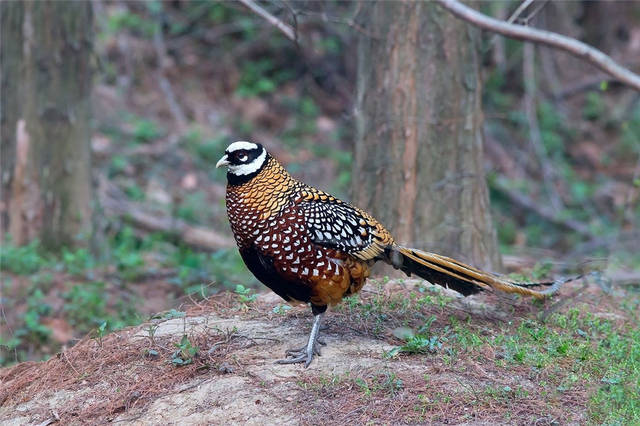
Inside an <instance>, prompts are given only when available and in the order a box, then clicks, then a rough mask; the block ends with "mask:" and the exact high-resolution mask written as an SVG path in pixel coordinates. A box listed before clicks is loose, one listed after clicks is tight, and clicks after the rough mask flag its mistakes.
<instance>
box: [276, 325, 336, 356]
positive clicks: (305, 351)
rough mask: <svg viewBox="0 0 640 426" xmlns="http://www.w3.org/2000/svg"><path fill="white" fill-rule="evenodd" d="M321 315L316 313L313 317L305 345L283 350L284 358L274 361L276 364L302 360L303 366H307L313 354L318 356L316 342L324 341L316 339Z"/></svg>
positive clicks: (318, 351) (318, 350)
mask: <svg viewBox="0 0 640 426" xmlns="http://www.w3.org/2000/svg"><path fill="white" fill-rule="evenodd" d="M322 315H324V314H318V315H315V316H314V317H313V327H311V333H310V334H309V341H308V342H307V346H303V347H301V348H298V349H289V350H287V351H286V352H285V356H286V358H285V359H280V360H278V361H276V364H297V363H302V362H304V366H305V368H306V367H309V364H311V360H312V359H313V355H318V356H320V349H319V348H318V344H324V342H322V341H319V340H318V333H319V332H320V320H321V319H322Z"/></svg>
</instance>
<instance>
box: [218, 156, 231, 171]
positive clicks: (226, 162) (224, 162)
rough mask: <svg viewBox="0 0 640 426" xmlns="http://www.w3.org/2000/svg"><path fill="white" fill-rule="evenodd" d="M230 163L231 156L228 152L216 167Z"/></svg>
mask: <svg viewBox="0 0 640 426" xmlns="http://www.w3.org/2000/svg"><path fill="white" fill-rule="evenodd" d="M228 165H229V157H227V154H225V155H223V156H222V158H221V159H220V161H218V162H217V163H216V169H217V168H218V167H222V166H228Z"/></svg>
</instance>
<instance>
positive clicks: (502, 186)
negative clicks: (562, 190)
mask: <svg viewBox="0 0 640 426" xmlns="http://www.w3.org/2000/svg"><path fill="white" fill-rule="evenodd" d="M494 183H495V185H496V189H498V190H499V191H500V192H502V193H503V194H504V195H506V196H507V197H508V198H509V199H510V200H511V201H513V202H514V203H515V204H517V205H519V206H520V207H522V208H524V209H525V210H530V211H532V212H534V213H536V214H537V215H538V216H540V217H541V218H543V219H546V220H548V221H549V222H551V223H554V224H556V225H558V226H562V227H563V228H566V229H569V230H571V231H574V232H576V233H578V234H580V235H583V236H585V237H588V238H595V237H596V236H595V235H594V233H593V232H591V230H590V229H589V227H588V226H587V225H586V224H584V223H582V222H578V221H576V220H573V219H565V218H561V217H559V216H558V215H556V214H555V212H554V211H553V210H552V209H550V208H549V207H547V206H545V205H542V204H540V203H537V202H535V201H534V200H532V199H531V198H529V197H527V196H526V195H524V194H522V193H520V192H519V191H516V190H513V189H511V188H510V187H509V185H507V183H506V182H505V181H504V179H501V178H497V179H495V181H494Z"/></svg>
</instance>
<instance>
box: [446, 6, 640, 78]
mask: <svg viewBox="0 0 640 426" xmlns="http://www.w3.org/2000/svg"><path fill="white" fill-rule="evenodd" d="M435 1H436V2H437V3H438V4H439V5H440V6H442V7H443V8H445V9H447V10H448V11H449V12H451V13H452V14H454V15H455V16H456V17H458V18H460V19H462V20H464V21H466V22H469V23H470V24H473V25H475V26H477V27H480V28H482V29H485V30H488V31H493V32H496V33H498V34H502V35H504V36H507V37H511V38H515V39H518V40H525V41H531V42H534V43H540V44H544V45H547V46H551V47H555V48H557V49H561V50H564V51H565V52H568V53H570V54H572V55H574V56H577V57H578V58H581V59H584V60H585V61H587V62H589V63H591V64H592V65H594V66H596V67H598V68H599V69H601V70H603V71H605V72H606V73H608V74H610V75H612V76H614V77H615V78H617V79H618V80H619V81H620V82H622V83H625V84H627V85H629V86H631V87H633V88H634V89H636V90H640V76H639V75H637V74H635V73H633V72H632V71H630V70H628V69H626V68H624V67H623V66H621V65H619V64H618V63H616V62H615V61H614V60H613V59H611V57H610V56H608V55H606V54H605V53H603V52H602V51H600V50H598V49H596V48H594V47H592V46H589V45H588V44H585V43H583V42H581V41H578V40H576V39H573V38H571V37H566V36H563V35H560V34H557V33H553V32H550V31H544V30H538V29H534V28H529V27H525V26H522V25H515V24H509V23H507V22H504V21H499V20H497V19H493V18H491V17H489V16H486V15H484V14H482V13H480V12H478V11H476V10H474V9H472V8H470V7H468V6H465V5H464V4H462V3H460V2H459V1H457V0H435Z"/></svg>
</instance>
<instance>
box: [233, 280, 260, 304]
mask: <svg viewBox="0 0 640 426" xmlns="http://www.w3.org/2000/svg"><path fill="white" fill-rule="evenodd" d="M234 292H235V293H236V294H237V295H238V298H239V299H240V301H241V302H242V303H252V302H255V301H256V298H257V297H258V295H256V294H251V289H250V288H247V287H245V286H243V285H242V284H238V285H236V289H235V290H234Z"/></svg>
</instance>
